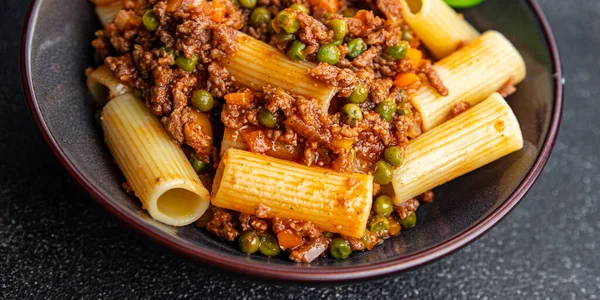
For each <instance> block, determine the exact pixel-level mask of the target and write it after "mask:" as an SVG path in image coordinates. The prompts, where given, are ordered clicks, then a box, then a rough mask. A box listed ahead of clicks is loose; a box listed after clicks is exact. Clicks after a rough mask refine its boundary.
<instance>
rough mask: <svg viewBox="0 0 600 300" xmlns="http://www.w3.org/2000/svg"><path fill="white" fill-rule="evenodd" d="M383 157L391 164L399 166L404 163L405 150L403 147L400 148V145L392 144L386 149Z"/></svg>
mask: <svg viewBox="0 0 600 300" xmlns="http://www.w3.org/2000/svg"><path fill="white" fill-rule="evenodd" d="M383 158H384V159H385V161H387V162H388V163H389V164H390V165H392V166H394V167H398V166H400V165H401V164H402V162H403V160H404V152H403V151H402V149H400V147H397V146H391V147H388V148H387V149H385V152H383Z"/></svg>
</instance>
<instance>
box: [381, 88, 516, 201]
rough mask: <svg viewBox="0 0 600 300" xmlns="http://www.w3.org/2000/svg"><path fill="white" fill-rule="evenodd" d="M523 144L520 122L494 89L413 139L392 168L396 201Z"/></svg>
mask: <svg viewBox="0 0 600 300" xmlns="http://www.w3.org/2000/svg"><path fill="white" fill-rule="evenodd" d="M522 147H523V135H522V133H521V128H520V127H519V122H518V121H517V118H516V117H515V115H514V114H513V112H512V110H511V109H510V106H508V104H507V103H506V101H505V100H504V98H502V96H500V95H499V94H498V93H494V94H492V95H491V96H490V97H488V98H487V99H486V100H484V101H483V102H481V103H479V104H477V105H476V106H475V107H473V108H471V109H469V110H467V111H466V112H464V113H462V114H460V115H458V116H457V117H455V118H453V119H452V120H450V121H447V122H445V123H444V124H442V125H440V126H438V127H436V128H434V129H433V130H430V131H428V132H426V133H424V134H423V135H421V136H419V137H418V138H416V139H414V140H413V141H411V142H410V143H409V144H408V147H406V158H405V160H406V162H405V163H404V164H403V165H402V166H401V167H400V168H398V169H396V170H395V171H394V179H393V181H392V183H393V186H394V193H395V199H394V204H396V205H400V204H402V203H403V202H405V201H406V200H408V199H410V198H412V197H416V196H418V195H420V194H422V193H424V192H426V191H429V190H431V189H432V188H434V187H437V186H440V185H442V184H444V183H446V182H448V181H450V180H452V179H454V178H457V177H459V176H461V175H464V174H466V173H469V172H471V171H473V170H475V169H477V168H479V167H481V166H484V165H486V164H488V163H490V162H492V161H495V160H497V159H499V158H501V157H503V156H505V155H507V154H510V153H512V152H515V151H517V150H520V149H521V148H522Z"/></svg>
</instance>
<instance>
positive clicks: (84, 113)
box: [21, 0, 564, 282]
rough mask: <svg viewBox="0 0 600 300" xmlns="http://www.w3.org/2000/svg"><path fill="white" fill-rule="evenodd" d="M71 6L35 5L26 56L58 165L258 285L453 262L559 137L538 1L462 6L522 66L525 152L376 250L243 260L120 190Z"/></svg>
mask: <svg viewBox="0 0 600 300" xmlns="http://www.w3.org/2000/svg"><path fill="white" fill-rule="evenodd" d="M64 1H65V0H37V1H33V3H32V4H31V8H30V11H29V15H28V18H27V22H26V24H25V29H24V34H23V41H22V43H23V44H22V61H21V66H22V70H21V71H22V80H23V85H24V88H25V92H26V94H27V99H28V103H29V107H30V109H31V112H32V114H33V117H34V119H35V122H36V123H37V126H38V127H39V128H40V130H41V133H42V135H43V136H44V138H45V140H46V141H47V143H48V144H49V146H50V148H51V149H52V150H53V152H54V154H55V155H56V157H57V158H58V160H59V161H60V162H61V163H62V164H63V165H64V167H65V168H66V169H67V170H68V172H69V173H70V174H71V176H73V178H75V179H76V181H77V182H78V183H79V184H80V185H81V186H82V187H83V188H84V189H85V190H87V191H88V192H89V194H90V195H91V196H92V197H93V198H94V199H96V200H97V201H98V202H99V203H100V204H101V205H102V206H103V207H105V208H106V209H107V210H108V211H109V212H110V213H112V214H113V215H115V216H117V217H118V218H119V219H120V220H121V221H123V222H124V223H126V224H127V225H129V226H131V227H132V228H134V229H135V230H137V231H138V232H140V233H142V234H143V235H145V236H147V237H148V238H150V239H152V240H154V241H155V242H157V243H159V244H161V245H164V246H166V247H168V248H171V249H172V250H174V251H176V252H178V253H180V254H183V255H185V256H187V257H190V258H192V259H194V260H196V261H199V262H201V263H203V264H206V265H210V266H214V267H217V268H220V269H223V270H227V271H231V272H234V273H239V274H244V275H246V276H248V277H251V278H260V279H267V280H278V281H295V282H340V281H350V280H360V279H367V278H374V277H380V276H384V275H390V274H393V273H397V272H400V271H404V270H407V269H411V268H415V267H417V266H420V265H423V264H425V263H428V262H431V261H434V260H436V259H439V258H441V257H443V256H445V255H448V254H450V253H452V252H453V251H456V250H458V249H460V248H461V247H463V246H465V245H467V244H468V243H470V242H472V241H473V240H475V239H476V238H478V237H480V236H481V235H482V234H484V233H485V232H486V231H488V230H489V229H490V228H492V227H493V226H494V225H495V224H497V223H498V222H499V221H500V220H501V219H502V218H503V217H505V216H506V215H507V214H508V213H509V212H510V211H511V210H512V209H513V208H514V207H515V206H516V205H517V204H518V203H519V201H520V200H521V199H522V198H523V197H524V196H525V194H526V193H527V191H528V190H529V189H530V188H531V186H532V185H533V183H534V182H535V180H536V178H537V177H538V176H539V175H540V172H541V171H542V168H543V167H544V165H545V163H546V161H547V160H548V157H549V156H550V152H551V150H552V147H553V145H554V141H555V139H556V136H557V133H558V127H559V124H560V117H561V111H562V103H563V82H564V80H563V77H562V73H561V65H560V60H559V56H558V51H557V47H556V44H555V42H554V38H553V36H552V33H551V31H550V28H549V26H548V23H547V22H546V20H545V18H544V16H543V14H542V12H541V10H540V8H539V6H538V4H536V2H535V1H533V0H528V1H523V0H487V1H484V3H483V4H482V5H479V6H477V7H475V8H472V9H468V10H465V11H464V14H465V16H466V18H467V19H468V20H469V21H471V22H472V24H474V25H475V26H476V27H477V28H478V29H479V30H481V31H485V30H488V29H495V30H498V31H500V32H502V33H503V34H505V36H506V37H507V38H508V39H509V40H511V41H512V42H513V44H514V45H515V46H516V47H517V48H518V49H519V51H520V52H521V53H522V55H523V57H524V59H525V62H526V65H527V70H528V76H527V79H526V80H525V81H524V82H523V83H521V84H520V85H519V86H518V91H517V92H516V93H515V94H514V95H512V96H510V97H509V98H508V102H509V104H510V105H511V107H512V108H513V110H514V112H515V114H516V116H517V118H518V120H519V122H520V124H521V127H522V130H523V135H524V139H525V147H524V148H523V150H521V151H519V152H516V153H513V154H511V155H509V156H507V157H504V158H502V159H501V160H498V161H496V162H494V163H492V164H490V165H487V166H485V167H483V168H481V169H479V170H476V171H475V172H472V173H469V174H467V175H465V176H462V177H460V178H458V179H456V180H454V181H452V182H449V183H447V184H445V185H443V186H441V187H439V188H437V189H436V190H435V191H436V200H435V201H434V202H433V203H431V204H427V205H424V206H422V207H421V208H420V209H419V210H418V214H417V215H418V219H419V223H418V225H417V227H416V228H414V229H412V230H407V231H404V232H403V233H402V234H401V235H400V236H397V237H395V238H391V239H389V240H387V241H386V242H385V243H383V244H382V245H379V246H377V247H376V248H375V249H374V250H373V251H368V252H362V253H355V254H354V255H352V256H351V257H350V258H348V259H345V260H335V259H331V258H319V259H317V260H316V261H314V262H313V263H311V264H298V263H294V262H291V261H288V260H287V259H286V258H283V257H282V258H266V257H262V256H258V255H253V256H248V255H246V254H243V253H241V252H239V251H238V250H236V249H235V247H234V246H233V245H232V244H231V243H227V242H222V241H220V240H218V239H216V238H214V237H213V236H211V235H210V234H208V233H207V232H205V231H204V230H200V229H198V228H195V227H194V226H188V227H183V228H175V227H170V226H166V225H163V224H161V223H158V222H157V221H154V220H153V219H151V218H150V217H149V216H148V215H147V214H146V213H145V212H144V211H142V210H141V207H140V203H139V201H138V200H137V199H134V198H132V197H129V196H128V195H127V194H126V193H125V192H124V191H123V189H122V188H121V183H122V181H123V177H122V175H121V173H120V172H119V170H118V168H117V166H116V165H115V164H114V162H113V160H112V158H111V156H110V154H109V153H108V150H107V149H106V147H105V145H104V143H103V138H102V135H101V133H100V132H99V130H98V129H97V127H96V126H95V125H94V110H95V108H94V106H93V104H92V101H91V100H90V96H89V95H88V92H87V90H86V87H85V76H84V70H85V68H87V67H89V66H92V57H93V50H92V48H91V46H90V42H91V40H92V37H93V34H94V31H96V30H97V29H98V28H99V23H98V22H97V21H96V17H95V14H94V10H93V7H92V5H91V4H90V3H88V1H82V0H72V1H68V3H65V2H64ZM66 7H68V10H67V11H65V8H66ZM65 14H67V15H68V16H66V15H65Z"/></svg>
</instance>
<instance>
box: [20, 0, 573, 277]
mask: <svg viewBox="0 0 600 300" xmlns="http://www.w3.org/2000/svg"><path fill="white" fill-rule="evenodd" d="M527 3H528V4H529V8H530V9H531V11H532V12H533V14H534V15H535V17H536V19H537V21H538V26H539V28H540V29H541V30H542V34H543V35H544V38H545V40H546V43H547V44H548V45H549V47H550V48H549V51H550V55H551V62H552V65H553V78H554V84H555V89H554V105H553V108H552V115H551V120H550V124H549V129H548V133H547V135H546V138H545V140H544V142H543V145H542V148H541V150H540V153H539V155H538V157H537V158H536V160H535V162H534V163H533V165H532V167H531V168H530V169H529V171H528V172H527V174H526V175H525V178H524V179H523V180H522V181H521V183H520V184H519V186H518V187H517V188H516V189H515V190H514V191H513V192H512V193H511V194H510V195H509V196H508V198H507V199H506V200H504V202H503V203H502V204H500V206H498V207H497V208H496V209H495V210H494V211H492V212H491V213H490V214H489V215H488V216H486V217H484V218H482V219H481V220H479V221H478V222H477V223H476V224H474V225H472V226H470V227H468V228H467V229H465V230H464V231H463V232H461V233H459V234H458V235H456V236H454V237H452V238H450V239H449V240H447V241H445V242H442V243H440V244H439V245H435V246H433V247H429V248H426V249H424V250H421V251H419V252H416V253H413V254H411V255H409V256H406V257H401V258H397V259H393V260H389V261H384V262H378V263H373V264H370V265H363V266H349V267H343V266H342V267H331V268H322V269H314V268H289V267H287V266H281V265H271V264H265V263H257V262H252V261H250V260H246V261H243V260H239V259H235V258H233V257H226V256H221V255H219V254H218V253H216V252H214V251H208V250H206V249H203V248H199V247H195V246H194V245H192V244H190V243H186V242H184V241H180V240H178V239H175V238H173V237H172V236H170V235H168V234H166V233H164V232H162V231H161V230H159V229H156V228H153V227H152V226H149V225H147V224H145V223H144V222H143V221H142V220H141V219H140V218H138V217H135V216H131V215H129V214H128V213H127V211H126V210H125V209H123V208H121V207H120V206H118V205H117V204H115V203H113V202H112V201H111V200H110V199H109V197H105V196H104V195H103V194H102V193H101V192H100V191H99V190H98V189H96V188H95V187H94V186H93V184H92V183H91V182H90V181H89V180H88V179H87V178H85V177H84V176H83V175H82V173H81V172H80V171H79V170H78V169H77V167H76V166H75V165H74V164H73V162H71V161H70V160H69V159H68V158H67V156H66V154H65V153H64V151H63V150H62V149H61V147H60V145H59V144H58V142H57V141H56V140H55V139H54V137H53V136H52V133H51V132H50V130H49V128H48V126H47V125H46V123H45V121H44V116H43V115H42V113H41V111H40V108H39V106H38V103H37V97H36V95H35V90H34V85H33V80H32V77H31V42H32V39H33V28H34V25H35V22H36V20H37V17H38V14H39V7H40V4H41V0H34V1H32V2H31V4H30V6H29V11H28V13H27V16H26V21H25V27H24V29H23V33H22V39H21V61H20V67H21V81H22V85H23V88H24V90H25V95H26V100H27V104H28V106H29V110H30V112H31V114H32V116H33V119H34V120H35V122H36V125H37V127H38V128H39V130H40V132H41V134H42V136H43V137H44V140H45V141H46V143H47V144H48V146H49V147H50V149H51V150H52V152H53V153H54V155H55V156H56V158H57V159H58V161H59V162H60V163H61V164H62V166H63V167H64V168H65V169H66V170H67V171H68V173H69V175H70V176H71V177H73V178H74V179H75V180H76V181H77V183H78V184H79V185H80V186H81V187H83V189H85V190H86V191H87V192H88V194H90V195H91V196H92V197H93V198H94V199H95V200H96V202H97V203H99V204H100V205H101V206H102V207H104V208H105V209H106V210H107V211H109V212H110V213H111V214H112V215H114V216H116V217H117V218H118V219H119V220H120V221H121V222H123V223H125V224H127V225H128V226H129V227H131V228H133V229H134V230H135V231H137V232H138V233H142V234H143V235H145V236H146V237H148V238H150V239H151V240H152V241H154V242H156V243H158V244H160V245H162V246H166V247H167V248H170V249H171V250H173V251H175V252H177V253H179V254H181V255H184V256H186V257H188V258H191V259H193V260H195V261H197V262H201V263H202V264H205V265H208V266H211V267H216V268H218V269H221V270H225V271H228V272H234V273H238V274H243V275H246V276H248V277H250V278H258V279H263V280H276V281H289V282H299V283H319V282H320V283H326V282H327V283H335V282H349V281H357V280H365V279H373V278H378V277H383V276H388V275H392V274H396V273H399V272H401V271H406V270H411V269H414V268H417V267H420V266H423V265H425V264H427V263H430V262H433V261H436V260H438V259H441V258H443V257H445V256H447V255H449V254H452V253H454V252H455V251H457V250H459V249H461V248H463V247H465V246H467V245H468V244H470V243H471V242H473V241H475V240H476V239H478V238H479V237H481V236H482V235H483V234H484V233H486V232H487V231H489V230H490V229H491V228H493V227H494V226H495V225H496V224H497V223H498V222H500V221H501V220H502V219H503V218H504V217H505V216H506V215H508V214H509V213H510V212H511V211H512V210H513V209H514V208H515V207H516V205H517V204H518V203H519V202H520V201H521V199H522V198H523V197H524V196H525V195H526V194H527V192H528V191H529V190H530V189H531V187H532V186H533V184H534V183H535V181H536V180H537V178H538V177H539V175H540V174H541V172H542V169H543V168H544V166H545V165H546V163H547V161H548V159H549V157H550V154H551V152H552V149H553V147H554V144H555V142H556V139H557V136H558V131H559V126H560V122H561V117H562V110H563V102H564V98H563V97H564V93H563V92H564V82H565V79H564V77H563V70H562V65H561V60H560V56H559V50H558V46H557V44H556V41H555V39H554V35H553V33H552V30H551V28H550V25H549V23H548V21H547V20H546V17H545V16H544V14H543V12H542V9H541V8H540V6H539V4H538V3H537V2H536V0H527Z"/></svg>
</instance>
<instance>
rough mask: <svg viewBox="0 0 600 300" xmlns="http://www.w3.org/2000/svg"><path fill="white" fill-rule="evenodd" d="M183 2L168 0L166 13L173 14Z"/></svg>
mask: <svg viewBox="0 0 600 300" xmlns="http://www.w3.org/2000/svg"><path fill="white" fill-rule="evenodd" d="M181 2H183V0H168V1H167V12H175V11H176V10H177V9H178V8H179V6H181Z"/></svg>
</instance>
